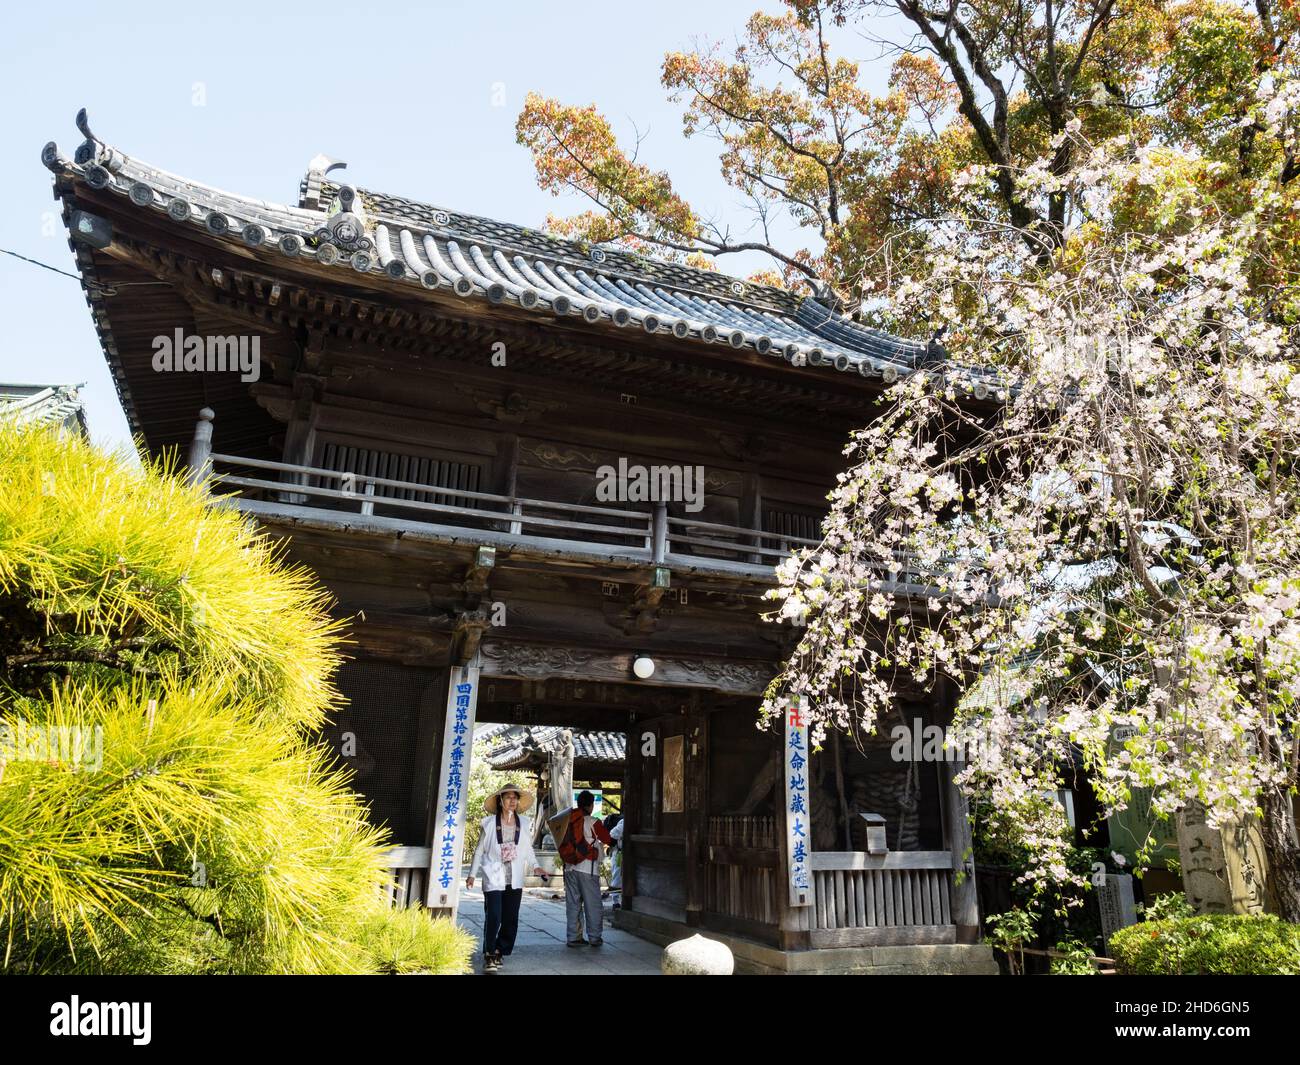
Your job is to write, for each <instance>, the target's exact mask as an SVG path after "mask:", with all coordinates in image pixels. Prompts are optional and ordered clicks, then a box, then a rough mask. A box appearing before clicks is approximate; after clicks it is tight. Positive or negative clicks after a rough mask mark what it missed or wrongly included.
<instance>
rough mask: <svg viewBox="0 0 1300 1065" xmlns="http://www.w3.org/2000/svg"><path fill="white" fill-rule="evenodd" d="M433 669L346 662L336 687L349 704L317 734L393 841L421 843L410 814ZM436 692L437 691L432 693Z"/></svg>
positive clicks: (432, 701) (430, 704) (420, 829)
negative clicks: (422, 720) (347, 771)
mask: <svg viewBox="0 0 1300 1065" xmlns="http://www.w3.org/2000/svg"><path fill="white" fill-rule="evenodd" d="M437 679H438V675H437V672H436V671H435V670H431V669H417V668H414V667H410V666H398V665H389V664H387V663H381V662H348V663H345V664H344V666H343V668H342V669H341V670H340V671H339V676H338V687H339V690H340V691H341V692H342V693H343V695H344V696H345V697H346V698H347V700H348V702H347V705H346V706H344V707H343V708H342V709H340V710H338V711H337V712H336V713H335V714H334V720H333V721H332V722H331V723H330V724H329V725H327V726H326V727H325V728H324V729H323V730H322V732H321V738H322V740H323V741H324V742H325V744H326V745H327V746H328V747H329V748H330V749H331V750H332V751H334V752H335V753H336V754H337V755H338V758H339V761H340V763H341V764H343V765H345V766H347V767H348V768H350V769H352V770H353V773H354V776H353V779H352V787H353V788H354V789H355V790H356V791H358V792H359V793H360V794H361V796H362V797H363V798H364V799H365V800H366V802H367V804H368V805H369V807H370V820H371V822H372V823H374V824H376V825H387V826H388V829H389V831H390V832H391V833H392V842H393V843H394V844H395V845H401V846H422V845H423V844H424V842H425V841H424V839H423V835H424V825H423V824H418V825H417V824H415V823H414V820H415V819H414V817H413V814H412V808H413V806H414V805H416V804H415V803H413V798H414V792H413V789H414V788H415V785H416V780H415V775H416V768H417V765H419V764H424V765H427V752H423V753H424V754H425V756H426V757H425V759H424V760H422V759H421V757H420V756H421V753H422V752H421V750H420V743H419V734H420V729H419V725H420V708H421V704H422V703H424V704H425V705H427V706H428V707H429V710H428V711H427V712H430V713H431V712H433V709H432V708H433V707H434V705H435V704H436V698H426V692H427V691H428V689H429V688H430V686H431V685H433V684H435V683H436V682H437ZM435 694H436V693H435Z"/></svg>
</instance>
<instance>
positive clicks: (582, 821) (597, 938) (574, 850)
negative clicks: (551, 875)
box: [560, 791, 613, 947]
mask: <svg viewBox="0 0 1300 1065" xmlns="http://www.w3.org/2000/svg"><path fill="white" fill-rule="evenodd" d="M595 804H596V797H595V796H594V795H592V794H591V792H589V791H584V792H582V793H580V794H579V795H578V805H577V808H576V809H574V810H571V811H569V822H568V824H567V825H566V827H565V831H564V833H563V837H562V842H561V844H560V857H561V858H562V859H563V860H564V909H565V916H566V918H567V927H566V929H565V932H566V935H565V938H566V939H567V940H568V944H569V946H571V947H580V946H582V943H583V939H582V928H583V923H584V919H585V924H586V929H587V940H586V941H587V942H588V943H590V944H591V945H592V946H593V947H598V946H600V945H601V943H602V942H603V939H602V937H601V933H602V930H603V927H604V912H603V911H602V909H601V905H600V862H601V859H602V858H604V856H605V847H607V846H608V845H609V844H611V843H612V842H613V840H612V839H611V838H610V835H609V832H608V830H606V828H605V826H604V825H603V824H601V823H600V821H599V820H598V819H596V818H595V817H592V816H591V811H592V809H593V808H594V806H595Z"/></svg>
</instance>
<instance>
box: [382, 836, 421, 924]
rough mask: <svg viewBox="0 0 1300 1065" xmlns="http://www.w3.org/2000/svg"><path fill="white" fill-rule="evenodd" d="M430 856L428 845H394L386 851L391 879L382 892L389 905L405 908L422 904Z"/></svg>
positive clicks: (400, 908)
mask: <svg viewBox="0 0 1300 1065" xmlns="http://www.w3.org/2000/svg"><path fill="white" fill-rule="evenodd" d="M430 857H431V856H430V853H429V848H428V847H394V848H393V849H392V850H390V851H389V852H388V872H389V874H390V877H391V880H390V882H389V884H388V887H387V888H386V889H385V890H384V894H385V895H386V896H387V898H388V904H389V905H390V906H392V907H393V908H394V909H398V910H405V909H409V908H411V907H413V906H423V905H424V895H425V889H426V888H427V887H428V877H429V861H430Z"/></svg>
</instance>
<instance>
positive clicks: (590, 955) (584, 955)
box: [459, 887, 663, 976]
mask: <svg viewBox="0 0 1300 1065" xmlns="http://www.w3.org/2000/svg"><path fill="white" fill-rule="evenodd" d="M554 894H557V892H556V891H555V890H554V889H553V888H525V889H524V899H523V905H521V906H520V907H519V935H518V936H517V937H516V938H515V950H514V953H513V954H511V955H510V957H508V958H506V959H505V964H504V965H503V966H502V967H501V968H500V969H499V970H497V972H496V973H495V974H494V975H496V976H658V975H660V973H659V959H660V957H661V955H662V954H663V948H662V947H657V946H655V945H654V944H653V943H647V942H646V941H645V940H644V939H638V938H637V937H636V936H634V935H631V934H630V933H628V932H623V931H621V930H619V929H617V928H615V927H613V925H612V924H611V923H610V915H611V914H612V912H613V910H612V906H611V903H610V901H609V900H608V899H606V900H605V928H604V943H603V944H602V945H601V946H599V947H588V946H582V947H569V946H566V945H565V942H564V934H565V930H564V891H563V888H561V889H560V891H559V892H558V894H559V895H560V897H559V898H558V899H553V898H551V896H552V895H554ZM459 924H460V926H461V927H462V928H464V929H466V930H467V931H468V932H470V933H471V934H472V935H473V936H474V938H475V940H476V941H477V943H478V947H477V949H476V950H475V953H474V973H475V975H481V974H482V972H483V892H482V891H481V890H480V889H479V888H477V887H475V888H473V889H466V888H464V887H462V888H461V893H460V917H459Z"/></svg>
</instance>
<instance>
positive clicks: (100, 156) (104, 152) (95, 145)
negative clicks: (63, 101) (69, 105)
mask: <svg viewBox="0 0 1300 1065" xmlns="http://www.w3.org/2000/svg"><path fill="white" fill-rule="evenodd" d="M75 121H76V123H77V129H78V130H79V131H80V132H81V135H82V136H83V137H85V138H86V139H85V140H84V141H82V142H81V144H79V145H78V146H77V150H76V153H75V154H74V155H73V162H75V163H76V164H77V165H78V166H84V167H87V168H89V167H93V166H102V167H103V168H104V169H106V170H115V169H117V167H118V166H119V165H120V164H121V162H122V159H121V156H120V155H119V154H118V153H117V152H115V151H114V150H113V149H112V148H110V147H109V146H108V145H107V144H105V143H104V142H103V141H102V140H100V139H99V138H98V137H96V136H95V134H94V132H93V131H92V130H91V128H90V116H89V114H88V113H87V111H86V109H85V108H84V107H83V108H82V109H81V110H80V111H78V112H77V117H76V120H75Z"/></svg>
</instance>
